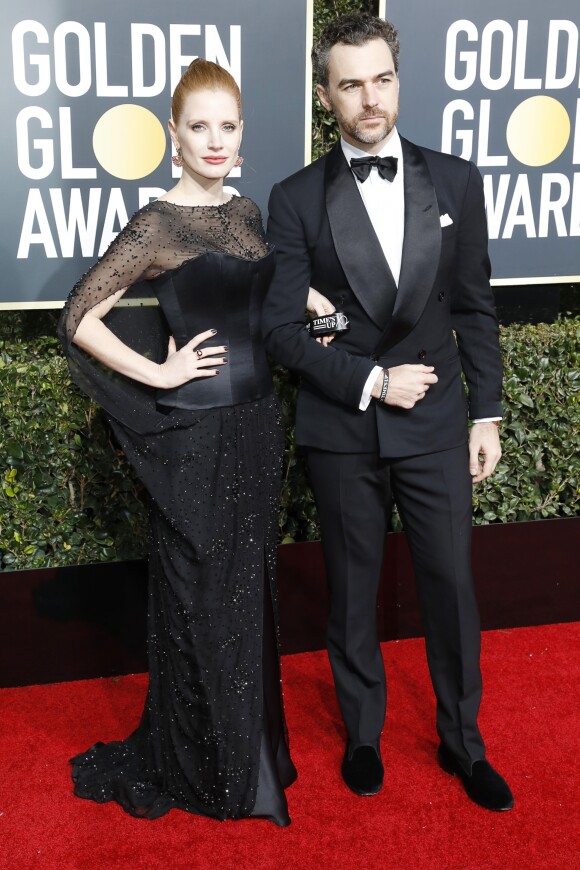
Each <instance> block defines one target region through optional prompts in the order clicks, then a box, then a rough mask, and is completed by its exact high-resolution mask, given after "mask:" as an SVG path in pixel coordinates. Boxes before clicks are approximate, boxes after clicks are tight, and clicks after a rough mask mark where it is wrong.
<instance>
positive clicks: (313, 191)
mask: <svg viewBox="0 0 580 870" xmlns="http://www.w3.org/2000/svg"><path fill="white" fill-rule="evenodd" d="M401 144H402V150H403V165H404V211H405V225H404V244H403V254H402V263H401V273H400V277H399V283H398V288H397V286H396V285H395V281H394V279H393V276H392V274H391V272H390V269H389V266H388V264H387V262H386V259H385V257H384V254H383V251H382V248H381V246H380V243H379V240H378V238H377V236H376V234H375V231H374V229H373V226H372V224H371V222H370V219H369V217H368V214H367V211H366V208H365V206H364V203H363V201H362V198H361V196H360V193H359V191H358V188H357V185H356V182H355V180H354V177H353V175H352V172H351V170H350V168H349V166H348V164H347V162H346V159H345V157H344V154H343V152H342V148H341V146H340V144H337V145H336V146H335V147H334V148H333V149H332V150H331V151H330V152H329V153H328V154H327V155H326V156H325V157H323V158H322V159H320V160H317V161H316V162H315V163H313V164H312V165H310V166H308V167H306V168H305V169H303V170H301V171H300V172H297V173H296V174H295V175H293V176H291V177H290V178H288V179H286V180H285V181H283V182H281V183H280V184H278V185H276V186H275V187H274V189H273V190H272V194H271V197H270V204H269V210H270V216H269V222H268V236H269V240H270V241H271V242H272V243H273V244H274V245H275V246H276V249H277V263H276V272H275V276H274V279H273V282H272V285H271V287H270V290H269V293H268V296H267V299H266V304H265V308H264V312H263V324H264V335H265V340H266V344H267V347H268V350H269V352H270V353H271V354H272V356H273V357H274V359H275V360H276V361H278V362H280V363H282V364H283V365H285V366H287V367H288V368H290V369H293V370H295V371H298V372H299V373H300V375H301V376H302V383H301V389H300V393H299V399H298V407H297V411H296V442H297V443H298V444H300V445H303V446H304V447H306V448H307V450H308V457H309V466H310V471H311V478H312V484H313V489H314V494H315V498H316V502H317V506H318V511H319V516H320V521H321V529H322V542H323V547H324V553H325V561H326V567H327V574H328V579H329V585H330V592H331V596H330V617H329V626H328V648H329V655H330V661H331V664H332V668H333V674H334V678H335V684H336V688H337V694H338V698H339V702H340V705H341V710H342V713H343V717H344V720H345V724H346V729H347V733H348V737H349V740H350V741H351V744H352V745H357V744H358V745H360V744H372V745H375V746H378V740H379V735H380V731H381V728H382V724H383V719H384V711H385V703H386V695H385V683H384V670H383V664H382V659H381V655H380V649H379V646H378V642H377V637H376V594H377V585H378V580H379V576H380V571H381V562H382V556H383V545H384V538H385V534H386V528H387V513H388V503H389V495H388V480H389V475H390V479H391V482H392V488H393V493H394V496H395V499H396V501H397V504H398V507H399V510H400V513H401V515H402V518H403V522H404V525H405V530H406V532H407V537H408V540H409V544H410V547H411V552H412V555H413V561H414V566H415V573H416V576H417V583H418V591H419V597H420V601H421V606H422V614H423V621H424V626H425V634H426V642H427V655H428V660H429V667H430V671H431V676H432V680H433V685H434V688H435V693H436V696H437V702H438V703H437V727H438V731H439V735H440V737H441V739H442V741H443V742H444V743H445V744H446V745H447V747H448V748H449V749H450V750H451V751H452V752H453V753H454V755H455V757H457V758H458V759H459V760H460V762H461V763H462V764H463V766H464V767H465V769H466V770H470V769H471V765H472V764H473V762H474V761H476V760H478V759H479V758H482V757H483V754H484V748H483V742H482V740H481V736H480V734H479V731H478V728H477V712H478V707H479V700H480V694H481V680H480V673H479V621H478V614H477V607H476V603H475V598H474V595H473V585H472V580H471V573H470V535H471V479H470V475H469V471H468V456H467V447H466V442H467V418H468V410H469V413H470V414H471V416H472V418H475V419H478V418H481V417H498V416H500V415H501V405H500V399H501V359H500V353H499V345H498V329H497V320H496V316H495V310H494V303H493V296H492V293H491V290H490V287H489V275H490V264H489V259H488V255H487V228H486V218H485V207H484V199H483V188H482V181H481V176H480V174H479V172H478V170H477V168H476V167H475V166H474V165H473V164H472V163H468V162H467V161H464V160H461V159H459V158H457V157H453V156H449V155H445V154H440V153H438V152H435V151H431V150H429V149H426V148H420V147H418V146H416V145H413V144H412V143H410V142H408V141H406V140H404V139H401ZM375 171H376V170H375ZM384 183H385V184H388V183H389V182H386V181H385V182H384ZM309 286H312V287H314V288H316V289H317V290H318V291H320V292H321V293H323V294H324V295H325V296H326V297H327V298H328V299H330V301H331V302H332V303H333V304H334V305H335V306H336V308H337V309H339V310H341V311H344V312H345V313H346V314H347V315H348V317H349V320H350V331H349V332H347V333H344V334H340V335H339V336H338V337H337V338H336V339H335V340H334V341H333V343H332V344H331V345H330V346H329V347H323V346H322V345H321V344H318V343H317V342H316V341H314V339H313V338H311V337H310V335H309V334H308V333H307V332H306V330H305V329H304V310H305V307H306V300H307V295H308V288H309ZM455 336H456V338H455ZM405 363H406V364H418V363H423V364H424V365H433V366H434V368H435V374H436V375H437V377H438V382H437V383H436V384H434V385H432V386H431V387H430V389H429V390H428V392H427V394H426V396H425V398H424V399H422V400H421V401H419V402H417V404H416V405H415V406H414V407H413V408H412V409H411V410H404V409H401V408H395V407H390V406H386V405H383V404H379V403H376V402H375V401H372V402H371V404H370V406H369V407H368V409H367V410H365V411H361V410H359V404H360V402H361V396H362V393H363V388H364V385H365V383H366V381H367V379H368V377H369V375H370V373H371V371H372V369H373V367H374V366H375V365H380V366H381V367H384V368H390V367H393V366H398V365H402V364H405ZM462 371H463V373H464V375H465V379H466V383H467V387H468V397H466V392H465V388H464V386H463V383H462V380H461V372H462ZM468 404H469V409H468Z"/></svg>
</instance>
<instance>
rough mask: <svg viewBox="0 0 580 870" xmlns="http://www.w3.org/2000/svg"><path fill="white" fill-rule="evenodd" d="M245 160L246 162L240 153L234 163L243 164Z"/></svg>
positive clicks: (236, 164)
mask: <svg viewBox="0 0 580 870" xmlns="http://www.w3.org/2000/svg"><path fill="white" fill-rule="evenodd" d="M243 162H244V158H243V157H241V156H240V155H239V154H238V156H237V157H236V162H235V163H234V166H241V165H242V163H243Z"/></svg>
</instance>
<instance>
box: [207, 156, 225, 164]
mask: <svg viewBox="0 0 580 870" xmlns="http://www.w3.org/2000/svg"><path fill="white" fill-rule="evenodd" d="M203 159H204V160H205V162H206V163H215V164H216V165H217V164H220V163H225V162H226V160H227V159H228V158H227V157H204V158H203Z"/></svg>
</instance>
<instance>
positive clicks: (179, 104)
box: [171, 57, 242, 124]
mask: <svg viewBox="0 0 580 870" xmlns="http://www.w3.org/2000/svg"><path fill="white" fill-rule="evenodd" d="M206 90H210V91H227V93H228V94H231V95H232V97H233V98H234V100H235V101H236V103H237V106H238V112H239V114H240V117H241V115H242V96H241V94H240V89H239V87H238V86H237V84H236V80H235V79H234V77H233V76H232V75H231V74H230V73H229V72H228V71H227V70H225V69H224V68H223V67H222V66H219V65H218V64H217V63H213V62H212V61H211V60H204V59H203V58H202V57H198V58H196V59H195V60H194V61H192V62H191V63H190V64H189V66H188V67H187V69H186V70H185V72H184V73H183V75H182V76H181V78H180V80H179V82H178V83H177V87H176V88H175V90H174V91H173V97H172V98H171V117H172V118H173V120H174V122H175V123H176V124H177V123H178V122H179V118H180V117H181V114H182V112H183V105H184V103H185V100H186V98H187V96H188V95H189V94H190V93H192V92H194V91H206Z"/></svg>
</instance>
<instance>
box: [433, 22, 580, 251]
mask: <svg viewBox="0 0 580 870" xmlns="http://www.w3.org/2000/svg"><path fill="white" fill-rule="evenodd" d="M528 26H529V22H528V21H526V20H520V21H517V22H511V23H510V22H508V21H504V20H499V19H496V20H493V21H489V22H488V23H487V24H485V25H484V26H483V27H478V26H477V25H476V24H474V23H473V22H472V21H469V20H466V19H461V20H457V21H454V22H453V23H452V24H451V25H450V26H449V28H448V29H447V35H446V51H445V82H446V84H447V86H448V87H449V88H450V89H452V90H454V91H457V92H466V94H467V95H468V94H469V91H470V90H471V89H474V91H475V90H477V89H479V90H481V88H483V89H484V90H485V91H488V92H489V93H490V97H489V98H483V99H477V100H471V99H467V98H466V97H458V98H456V99H453V100H451V101H449V102H448V103H447V105H446V106H445V108H444V109H443V113H442V137H441V150H442V151H447V152H449V153H451V152H453V153H457V154H459V155H460V156H461V157H464V158H466V159H472V160H474V161H475V162H476V163H477V165H478V166H479V168H480V169H481V171H482V174H483V178H484V187H485V195H486V203H487V211H488V224H489V234H490V238H491V239H499V238H501V239H510V238H512V236H513V235H514V233H515V232H516V231H517V232H518V233H523V234H524V236H525V237H526V238H528V239H535V238H547V237H548V236H549V235H550V233H553V232H555V233H556V234H557V236H558V237H566V236H568V237H572V236H580V171H578V172H574V173H572V172H570V168H571V166H577V165H580V99H579V98H578V96H577V92H578V89H579V88H580V69H579V59H580V52H579V33H578V26H577V25H576V24H575V23H574V22H573V21H570V20H565V19H557V20H550V21H547V22H546V33H545V38H544V40H543V43H542V45H543V53H542V56H541V58H538V54H537V46H536V48H535V50H534V57H533V58H531V50H530V44H529V41H528ZM532 59H533V61H534V64H535V74H533V75H532V74H530V73H529V72H528V66H529V65H530V61H531V60H532ZM539 60H540V61H541V64H540V68H541V72H542V74H541V75H537V72H538V61H539ZM572 92H574V95H573V96H572V98H571V97H570V95H571V93H572ZM496 94H497V95H498V96H497V97H496V96H495V95H496ZM506 101H509V103H507V105H508V109H507V113H506ZM500 104H501V108H500ZM494 109H496V110H497V111H496V114H494ZM492 131H493V132H494V133H495V134H496V136H497V133H498V131H499V133H500V145H499V146H498V145H497V144H496V147H495V149H494V148H493V147H492V146H491V133H492ZM496 143H497V138H496ZM458 145H459V150H458V147H457V146H458ZM568 154H569V160H568ZM559 158H563V159H564V166H562V165H561V164H562V162H563V161H560V164H559V166H558V169H559V170H560V171H557V170H556V169H553V168H552V169H551V168H550V166H551V164H553V163H554V162H555V161H557V160H558V159H559ZM514 160H515V161H517V162H518V163H519V164H521V165H522V166H523V167H528V169H527V170H525V171H518V172H514V171H502V167H505V168H506V170H507V168H508V166H513V161H514ZM492 167H493V170H491V168H492ZM486 168H489V169H488V172H487V173H486ZM498 168H499V169H498ZM562 169H565V170H567V171H562ZM537 170H541V172H539V173H538V171H537Z"/></svg>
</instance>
